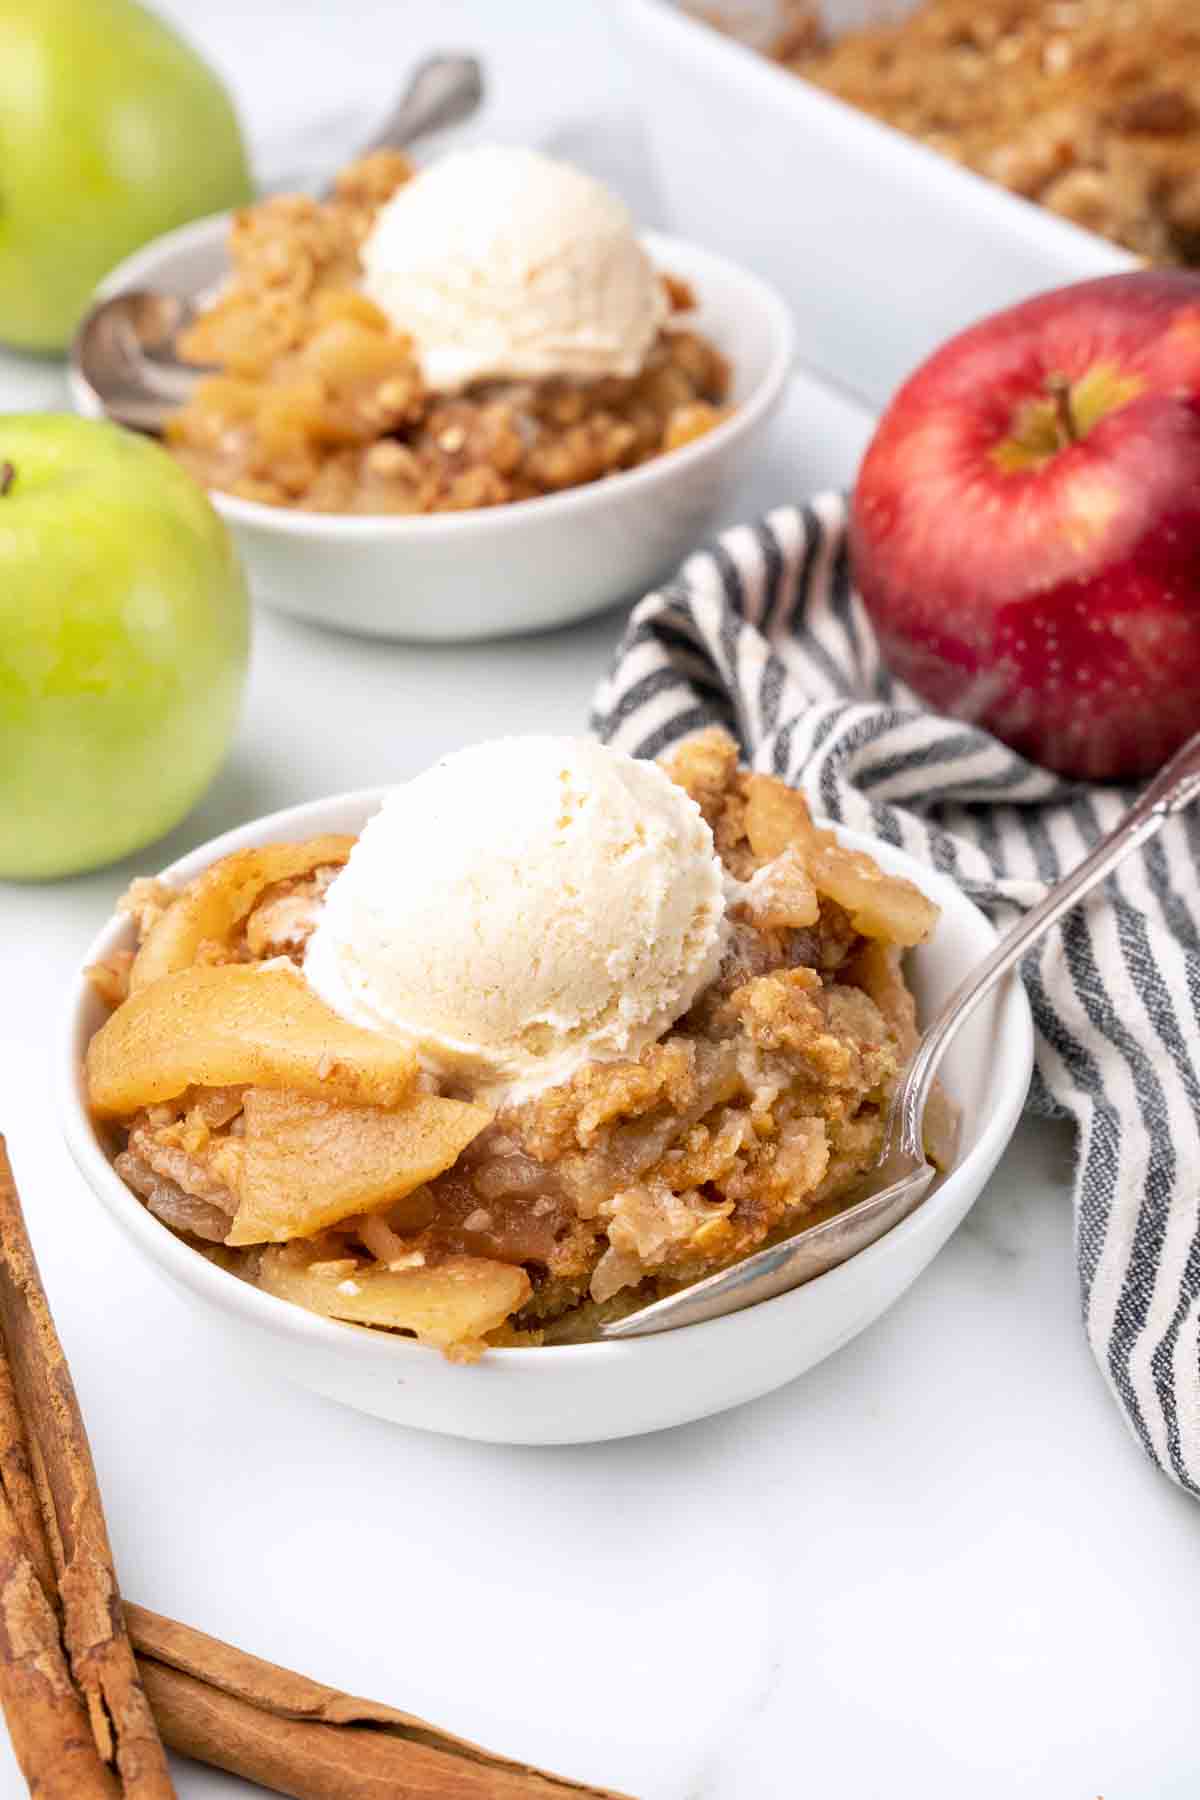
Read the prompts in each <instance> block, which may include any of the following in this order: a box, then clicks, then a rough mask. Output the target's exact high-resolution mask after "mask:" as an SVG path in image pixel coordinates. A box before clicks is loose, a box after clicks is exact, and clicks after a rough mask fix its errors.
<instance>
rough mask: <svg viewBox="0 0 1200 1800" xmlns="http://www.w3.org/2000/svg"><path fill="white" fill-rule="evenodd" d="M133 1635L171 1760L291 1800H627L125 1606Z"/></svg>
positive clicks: (186, 1627) (146, 1684) (138, 1609)
mask: <svg viewBox="0 0 1200 1800" xmlns="http://www.w3.org/2000/svg"><path fill="white" fill-rule="evenodd" d="M125 1612H126V1617H127V1619H128V1622H129V1635H130V1637H131V1638H132V1639H133V1643H134V1647H135V1649H136V1650H137V1653H138V1666H139V1668H140V1669H141V1674H142V1681H143V1683H144V1684H145V1688H146V1692H147V1693H148V1694H149V1696H150V1703H151V1705H152V1706H153V1708H154V1712H155V1716H156V1717H157V1719H158V1723H159V1726H160V1728H161V1730H162V1734H163V1736H164V1738H165V1739H166V1741H167V1743H168V1744H169V1745H170V1746H171V1748H172V1749H173V1750H178V1751H180V1752H181V1753H182V1754H183V1755H185V1756H192V1757H195V1758H196V1759H197V1760H198V1761H200V1762H206V1763H213V1764H215V1765H216V1767H217V1768H220V1769H228V1770H229V1771H230V1772H231V1773H232V1774H235V1775H242V1776H244V1777H245V1778H246V1779H247V1780H250V1781H257V1782H260V1783H261V1784H262V1785H263V1786H264V1787H269V1788H274V1789H275V1790H276V1791H277V1792H278V1793H281V1794H290V1795H291V1796H292V1797H293V1800H397V1797H398V1796H400V1795H403V1796H404V1797H405V1800H570V1797H571V1796H572V1795H574V1796H576V1797H578V1796H580V1795H583V1796H587V1797H588V1800H622V1796H620V1795H617V1794H613V1793H612V1792H611V1791H610V1790H609V1789H606V1788H596V1787H588V1786H587V1785H586V1784H585V1783H583V1782H578V1781H568V1780H565V1779H563V1778H562V1777H561V1776H557V1775H548V1774H546V1773H544V1772H543V1771H542V1770H539V1769H535V1768H532V1767H530V1765H529V1764H527V1763H518V1762H510V1761H508V1760H507V1759H506V1758H504V1757H501V1756H493V1755H492V1754H491V1753H490V1752H489V1751H487V1750H484V1749H481V1748H480V1746H479V1745H478V1744H472V1743H469V1742H468V1741H467V1740H466V1739H464V1738H458V1737H452V1736H451V1735H450V1733H449V1732H446V1731H441V1730H439V1729H438V1727H437V1726H436V1725H430V1724H429V1723H428V1722H427V1721H426V1720H424V1719H418V1718H414V1717H413V1716H412V1715H411V1714H410V1713H404V1712H398V1711H397V1710H396V1709H395V1708H394V1707H391V1706H382V1705H379V1704H378V1703H376V1702H375V1701H372V1700H358V1699H355V1698H354V1697H353V1696H351V1695H349V1694H342V1693H339V1692H338V1691H337V1690H336V1689H334V1688H328V1687H324V1686H322V1684H321V1683H320V1682H317V1681H310V1680H309V1679H308V1678H307V1676H304V1675H297V1674H294V1673H293V1672H292V1671H291V1670H290V1669H281V1668H278V1667H277V1666H276V1665H275V1664H274V1663H269V1662H264V1661H262V1660H261V1659H260V1658H259V1657H256V1656H249V1655H247V1653H246V1652H245V1651H243V1650H236V1649H234V1648H233V1646H232V1645H230V1644H224V1643H221V1642H220V1641H219V1640H218V1639H217V1638H211V1637H207V1636H205V1634H204V1633H203V1632H201V1631H194V1630H192V1628H191V1627H190V1626H187V1625H179V1624H176V1623H175V1621H174V1620H172V1619H164V1618H161V1617H160V1616H159V1615H158V1614H157V1613H153V1612H149V1611H147V1610H146V1608H145V1607H142V1606H134V1605H132V1604H127V1605H126V1608H125Z"/></svg>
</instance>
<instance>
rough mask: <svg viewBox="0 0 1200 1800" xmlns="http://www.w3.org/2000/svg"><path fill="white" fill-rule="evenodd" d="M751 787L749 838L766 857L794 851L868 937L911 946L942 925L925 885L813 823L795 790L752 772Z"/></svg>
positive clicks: (756, 851) (765, 859)
mask: <svg viewBox="0 0 1200 1800" xmlns="http://www.w3.org/2000/svg"><path fill="white" fill-rule="evenodd" d="M746 789H747V791H746V836H747V838H748V839H749V840H750V848H751V849H752V850H753V852H754V854H755V856H756V857H758V858H759V859H760V861H763V862H771V861H774V860H775V859H776V858H780V857H783V856H784V855H785V853H786V852H787V851H789V850H792V849H794V850H796V851H798V852H800V854H801V856H802V858H803V861H804V866H805V869H806V870H807V872H808V875H809V877H810V879H811V880H812V884H813V886H814V887H815V888H816V890H817V893H818V894H824V895H825V896H826V898H827V899H830V900H836V901H837V903H838V905H839V906H841V907H844V908H845V910H846V912H848V913H849V914H850V922H851V924H852V925H853V926H854V928H855V930H856V931H860V932H861V933H862V935H863V936H864V937H868V938H882V939H884V940H885V941H886V942H888V943H891V944H901V945H904V946H905V947H906V948H908V947H910V946H912V945H913V944H923V943H924V942H925V940H926V938H928V937H929V935H930V934H931V932H932V931H933V928H934V926H935V925H936V924H937V921H938V908H937V907H936V906H935V905H934V904H933V901H932V900H927V899H926V898H925V895H924V894H923V893H922V892H921V890H920V888H918V887H914V885H913V883H912V882H911V881H907V880H905V878H904V876H903V875H888V874H886V873H885V871H884V870H883V869H881V868H880V867H879V864H878V863H877V862H876V861H875V859H874V858H873V857H870V856H867V855H865V854H864V852H863V851H861V850H847V849H845V848H844V847H843V846H842V845H841V844H839V843H838V841H837V836H836V834H835V833H834V832H832V831H828V830H826V829H825V828H823V827H821V826H818V825H815V824H814V823H813V816H812V813H811V812H810V811H809V808H808V802H807V800H805V798H804V795H803V794H801V793H798V792H797V790H796V789H795V788H789V787H785V786H784V784H783V783H782V782H779V781H774V780H772V779H770V778H769V777H766V776H762V775H752V776H751V777H750V778H749V780H748V782H747V784H746ZM763 873H764V874H765V871H763ZM788 923H791V921H790V920H789V921H788Z"/></svg>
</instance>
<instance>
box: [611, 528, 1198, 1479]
mask: <svg viewBox="0 0 1200 1800" xmlns="http://www.w3.org/2000/svg"><path fill="white" fill-rule="evenodd" d="M592 724H593V729H594V730H595V731H596V732H598V734H599V735H600V736H601V737H602V738H603V739H604V740H605V741H606V742H611V743H615V744H617V745H619V746H620V747H621V748H622V749H625V750H629V751H632V752H633V753H635V754H637V755H641V756H657V755H659V754H660V753H661V752H662V751H664V750H666V749H668V748H669V747H670V746H671V745H672V744H674V743H676V742H677V741H678V740H679V739H680V738H682V737H684V736H686V735H687V734H688V733H689V732H692V731H696V730H698V729H700V728H701V727H703V726H706V725H711V724H721V725H724V726H725V727H726V728H727V729H728V730H730V731H732V732H733V734H734V735H735V736H736V737H737V738H738V739H739V741H740V743H741V746H742V751H743V754H744V756H745V758H746V760H747V761H748V762H749V763H750V764H751V765H752V766H753V767H754V768H757V769H763V770H766V771H768V772H770V773H772V774H775V775H779V776H782V777H784V778H785V779H786V780H788V781H790V782H792V783H794V784H795V785H796V786H798V787H801V788H802V789H803V790H804V792H805V794H806V795H807V797H808V799H809V801H810V803H811V805H812V807H813V810H814V812H816V813H818V814H824V815H826V816H827V817H830V818H833V819H836V820H840V821H841V822H842V823H844V824H845V825H847V826H849V827H852V828H853V829H855V830H859V831H868V832H873V833H875V834H877V835H878V836H879V837H882V838H883V839H885V840H886V841H887V842H888V843H892V844H898V845H901V846H902V847H903V848H904V849H905V850H908V851H911V852H912V853H913V855H915V856H917V857H919V858H922V859H924V860H925V861H928V862H930V863H932V864H933V866H934V867H935V868H937V869H942V870H944V871H946V872H947V873H948V874H950V875H951V876H953V877H954V879H955V880H957V881H958V882H959V883H960V884H961V885H962V887H963V888H964V889H965V890H966V892H967V893H968V894H970V895H971V897H972V899H974V900H976V901H977V902H978V904H979V905H980V906H981V907H983V908H984V909H985V911H987V912H988V913H989V914H990V915H991V916H992V917H993V918H994V920H995V921H996V923H997V924H998V925H1000V926H1001V927H1003V926H1004V925H1006V924H1009V923H1011V922H1012V920H1013V918H1014V917H1015V913H1014V908H1024V907H1028V906H1030V905H1032V904H1033V903H1034V902H1035V901H1036V900H1038V899H1039V898H1040V897H1041V894H1042V893H1043V891H1044V884H1045V883H1048V882H1052V881H1054V880H1056V879H1057V877H1058V876H1059V875H1061V874H1062V873H1064V872H1065V871H1067V870H1069V869H1070V868H1072V867H1073V865H1074V864H1075V863H1077V862H1078V861H1079V860H1080V859H1081V858H1082V857H1083V855H1084V853H1085V852H1086V851H1087V850H1088V849H1089V848H1090V847H1091V846H1092V845H1093V844H1094V843H1095V842H1096V840H1097V839H1098V838H1099V837H1100V836H1102V834H1103V833H1104V832H1106V831H1107V830H1109V828H1110V827H1111V826H1112V825H1113V824H1114V823H1115V822H1116V820H1117V818H1118V816H1119V815H1120V814H1121V812H1122V811H1123V810H1124V808H1125V806H1126V805H1127V804H1128V802H1129V799H1130V795H1129V793H1128V792H1125V793H1122V792H1120V791H1118V790H1115V789H1111V788H1109V789H1103V788H1094V787H1088V786H1084V785H1081V784H1074V783H1067V782H1064V781H1061V780H1059V779H1058V778H1056V777H1055V776H1052V775H1048V774H1047V773H1046V772H1045V771H1044V770H1042V769H1038V768H1036V767H1034V765H1033V764H1031V763H1028V762H1026V761H1024V759H1023V758H1021V757H1019V756H1017V755H1015V754H1014V753H1013V752H1012V751H1011V750H1008V749H1006V748H1005V746H1004V745H1002V744H1000V743H998V742H997V741H996V739H995V738H993V737H990V736H989V735H988V734H987V733H986V732H983V731H980V730H976V729H973V728H972V727H969V726H965V725H962V724H960V723H958V722H957V721H954V720H950V719H946V718H942V717H938V716H935V715H933V714H930V713H929V712H928V711H927V710H925V708H924V707H923V706H922V704H921V703H920V701H918V700H917V698H916V697H915V695H914V694H913V693H912V692H911V690H909V689H907V688H905V687H904V686H902V684H901V683H900V682H898V681H896V680H894V679H893V678H892V677H891V676H889V674H888V672H887V670H886V669H885V668H884V667H883V665H882V662H881V659H880V655H879V650H878V647H877V645H876V642H875V637H874V634H873V632H872V629H871V625H870V623H869V621H868V619H867V617H866V614H865V612H864V610H863V608H862V605H861V602H860V601H859V599H858V596H857V595H856V594H855V592H854V590H853V588H852V586H851V582H850V574H849V565H848V560H847V553H846V511H845V505H844V502H843V501H842V500H841V499H840V498H839V497H838V496H836V495H827V496H824V497H822V498H820V499H818V500H815V501H814V502H813V503H812V504H811V505H808V506H804V507H800V508H794V507H785V508H781V509H780V510H779V511H777V512H773V513H771V514H770V515H769V516H768V517H767V518H765V519H764V520H762V521H761V522H760V523H758V524H755V525H746V526H739V527H738V528H736V529H734V530H732V531H729V532H727V533H726V534H725V535H724V536H723V537H722V538H720V539H719V540H718V542H717V543H716V544H715V545H713V546H712V548H710V549H707V550H703V551H699V552H697V554H696V555H694V556H692V557H690V558H689V560H688V561H687V562H686V563H685V564H684V565H683V568H682V570H681V571H680V574H679V576H678V577H677V579H676V580H674V581H672V582H671V583H670V584H669V585H668V586H666V587H664V588H662V589H661V590H660V591H659V592H657V593H653V594H650V595H649V596H648V597H647V598H646V599H645V600H643V601H642V602H641V604H640V605H639V606H638V607H637V608H636V609H635V610H634V612H633V615H632V617H631V618H630V621H629V626H628V629H627V630H626V633H625V636H624V639H623V641H622V643H621V646H620V649H619V650H618V652H617V656H616V660H615V662H614V665H613V668H612V671H611V673H610V675H609V677H608V679H607V680H606V681H605V682H604V683H603V684H602V686H601V688H600V690H599V692H598V693H597V696H596V701H595V709H594V715H593V720H592ZM1198 866H1200V817H1198V816H1197V814H1196V813H1195V812H1192V813H1184V814H1182V815H1180V816H1179V817H1178V818H1176V819H1172V820H1170V821H1169V822H1168V824H1167V825H1166V827H1165V829H1164V830H1163V832H1162V834H1161V835H1160V836H1159V837H1158V838H1157V839H1156V840H1155V842H1154V843H1153V844H1151V845H1149V846H1148V847H1147V848H1146V849H1145V850H1144V851H1143V852H1142V854H1141V855H1140V856H1133V857H1130V858H1129V860H1128V861H1127V862H1126V863H1125V864H1124V865H1123V866H1122V868H1121V870H1120V872H1119V873H1118V874H1117V875H1116V876H1115V877H1113V878H1110V880H1109V883H1108V885H1107V887H1106V888H1105V889H1104V890H1103V893H1102V895H1099V896H1096V897H1094V898H1093V899H1092V901H1091V902H1090V903H1088V904H1087V906H1086V907H1084V908H1077V909H1076V910H1075V911H1074V912H1073V913H1071V914H1070V915H1069V917H1068V918H1067V919H1066V920H1065V921H1064V923H1063V924H1062V925H1061V926H1060V927H1059V928H1058V929H1057V930H1056V931H1055V932H1054V933H1052V935H1051V936H1050V937H1049V938H1048V939H1047V940H1045V941H1044V942H1043V944H1042V945H1041V947H1040V948H1037V949H1035V950H1033V951H1031V952H1030V953H1029V955H1028V956H1027V957H1026V959H1025V962H1024V965H1023V969H1022V973H1023V976H1024V980H1025V985H1026V988H1027V989H1028V993H1029V998H1030V1001H1031V1003H1032V1006H1033V1014H1034V1019H1035V1022H1036V1026H1037V1066H1036V1070H1035V1073H1034V1079H1033V1085H1032V1088H1031V1091H1030V1097H1029V1104H1030V1107H1031V1108H1032V1110H1033V1111H1035V1112H1039V1113H1043V1114H1051V1115H1056V1116H1060V1117H1061V1116H1068V1117H1070V1118H1071V1119H1073V1120H1074V1121H1075V1123H1076V1126H1077V1127H1078V1133H1079V1160H1078V1168H1077V1174H1076V1186H1075V1208H1076V1245H1077V1252H1078V1266H1079V1282H1080V1292H1081V1296H1082V1303H1083V1311H1084V1318H1085V1322H1086V1326H1087V1332H1088V1336H1089V1338H1090V1340H1091V1344H1092V1348H1093V1350H1094V1352H1095V1355H1096V1358H1097V1360H1098V1362H1099V1364H1100V1367H1101V1369H1102V1370H1103V1371H1104V1374H1105V1376H1106V1378H1107V1380H1108V1382H1109V1384H1110V1386H1111V1388H1112V1390H1113V1393H1114V1394H1115V1396H1116V1398H1117V1400H1118V1402H1119V1404H1120V1406H1121V1408H1122V1410H1123V1412H1124V1414H1125V1417H1126V1418H1127V1419H1128V1421H1129V1423H1130V1425H1131V1426H1132V1428H1133V1431H1134V1432H1135V1434H1136V1436H1137V1437H1138V1439H1139V1440H1140V1442H1141V1443H1142V1445H1143V1447H1144V1449H1145V1451H1146V1453H1147V1455H1149V1456H1150V1457H1151V1458H1152V1459H1153V1461H1154V1462H1156V1463H1157V1464H1158V1466H1159V1467H1160V1468H1161V1469H1162V1470H1164V1471H1165V1472H1166V1473H1167V1474H1168V1475H1170V1476H1171V1477H1172V1478H1173V1479H1174V1480H1175V1481H1177V1482H1179V1483H1180V1484H1181V1485H1182V1486H1183V1487H1186V1488H1188V1489H1190V1490H1191V1491H1192V1492H1193V1493H1200V1209H1198V1203H1197V1194H1198V1191H1200V1077H1198V1074H1197V1068H1196V1063H1195V1052H1196V1048H1197V1045H1198V1043H1200V896H1198V895H1197V878H1196V870H1197V867H1198Z"/></svg>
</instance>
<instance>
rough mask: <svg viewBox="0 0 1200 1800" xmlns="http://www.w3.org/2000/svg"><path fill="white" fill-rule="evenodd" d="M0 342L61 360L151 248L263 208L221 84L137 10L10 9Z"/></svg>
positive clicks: (128, 5)
mask: <svg viewBox="0 0 1200 1800" xmlns="http://www.w3.org/2000/svg"><path fill="white" fill-rule="evenodd" d="M0 172H2V181H3V187H2V192H0V342H4V343H7V344H10V345H12V346H14V347H16V348H17V349H23V350H38V351H52V350H62V349H63V348H64V347H65V346H66V345H67V344H68V343H69V342H70V340H71V336H72V333H73V332H74V330H75V327H76V325H77V324H78V322H79V319H80V316H81V315H82V313H83V311H84V308H85V307H86V305H87V302H88V300H89V298H90V296H91V293H92V290H93V289H94V288H95V286H96V283H97V282H98V281H100V279H101V278H102V277H103V276H104V275H105V274H107V272H108V270H109V269H111V268H112V267H113V266H114V265H115V264H116V263H118V262H120V261H121V259H122V257H125V256H128V255H129V254H130V252H131V251H133V250H136V249H137V248H138V246H139V245H141V244H144V243H147V242H148V241H149V240H150V239H151V238H155V237H158V236H160V234H161V233H162V232H164V231H170V230H171V229H172V228H173V227H174V226H176V225H183V224H186V222H187V221H188V220H189V219H197V218H201V217H202V216H204V215H205V214H207V213H214V212H223V211H225V210H226V209H227V208H229V207H235V206H242V205H244V204H245V203H246V202H247V201H248V200H249V199H250V197H251V185H250V176H249V172H248V169H247V165H246V153H245V150H244V148H243V144H242V137H241V132H240V131H239V129H238V123H237V119H236V117H235V116H234V112H233V108H232V106H231V105H230V102H229V98H228V96H227V95H226V93H225V90H224V88H223V87H222V86H221V84H220V82H219V81H218V80H217V78H216V76H215V75H214V74H213V73H212V71H211V70H210V69H209V68H208V67H207V65H206V64H205V63H204V62H202V61H201V59H200V58H199V57H198V56H197V55H196V53H195V51H194V50H191V49H190V48H189V47H188V45H187V44H185V43H184V42H183V40H182V39H181V38H179V37H178V36H176V34H175V33H174V32H173V31H171V30H170V29H169V28H168V26H166V25H164V24H163V23H162V22H161V20H159V19H156V18H155V17H154V16H153V15H152V14H151V13H149V12H147V11H146V10H145V9H144V8H143V7H142V6H139V5H137V4H136V0H0Z"/></svg>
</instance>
